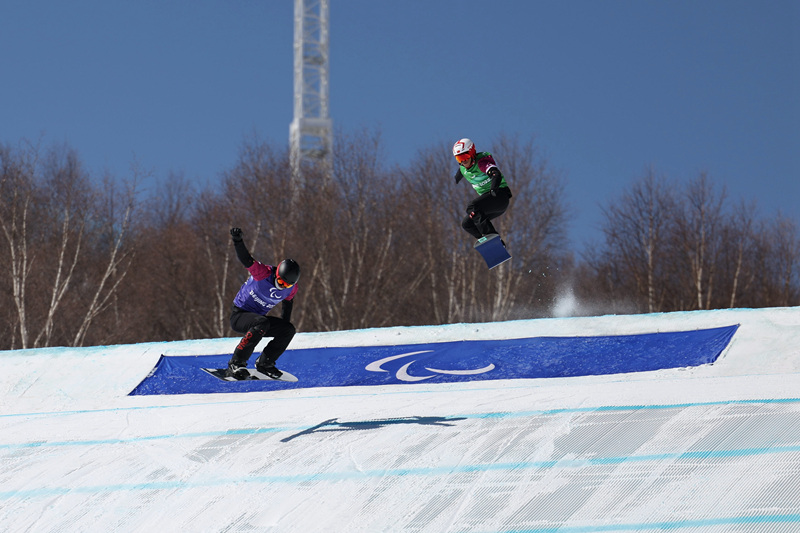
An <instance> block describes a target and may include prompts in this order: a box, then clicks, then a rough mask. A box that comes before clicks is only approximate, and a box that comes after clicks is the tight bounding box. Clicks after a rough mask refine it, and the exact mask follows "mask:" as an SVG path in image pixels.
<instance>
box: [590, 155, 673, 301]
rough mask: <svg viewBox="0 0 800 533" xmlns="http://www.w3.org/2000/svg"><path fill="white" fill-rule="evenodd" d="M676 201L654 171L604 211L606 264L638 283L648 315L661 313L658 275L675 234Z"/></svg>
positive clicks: (622, 275)
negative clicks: (668, 239)
mask: <svg viewBox="0 0 800 533" xmlns="http://www.w3.org/2000/svg"><path fill="white" fill-rule="evenodd" d="M674 213H675V200H674V198H673V196H672V193H671V188H670V186H669V185H668V184H667V182H666V180H665V178H663V177H661V176H657V175H656V174H655V172H654V171H653V169H652V168H650V169H648V170H647V172H646V174H645V176H644V177H643V178H642V179H641V180H639V181H637V182H635V183H634V184H633V186H632V187H631V190H630V192H625V193H623V194H622V196H621V198H620V199H619V200H618V201H617V202H616V203H612V204H611V205H610V206H609V207H607V208H606V209H604V212H603V214H604V217H605V221H604V223H603V232H604V234H605V237H606V248H607V254H608V255H607V256H606V258H605V261H606V263H607V264H608V265H611V266H613V268H616V269H620V270H621V271H622V272H621V275H620V278H625V277H629V278H630V279H633V280H634V281H635V288H636V292H637V294H639V295H642V296H643V297H644V301H645V309H646V310H647V311H648V312H651V313H652V312H655V311H659V310H661V309H660V307H661V300H660V291H659V281H660V280H659V274H660V269H661V268H662V267H663V264H664V263H663V255H664V253H665V242H666V240H667V236H668V235H670V234H671V233H672V231H673V229H672V225H673V224H674V218H673V216H674Z"/></svg>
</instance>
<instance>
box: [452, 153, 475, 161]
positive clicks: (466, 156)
mask: <svg viewBox="0 0 800 533" xmlns="http://www.w3.org/2000/svg"><path fill="white" fill-rule="evenodd" d="M471 157H472V154H470V153H469V152H464V153H463V154H458V155H456V161H458V162H459V163H463V162H464V161H467V160H468V159H470V158H471Z"/></svg>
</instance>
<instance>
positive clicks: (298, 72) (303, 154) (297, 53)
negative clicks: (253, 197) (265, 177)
mask: <svg viewBox="0 0 800 533" xmlns="http://www.w3.org/2000/svg"><path fill="white" fill-rule="evenodd" d="M289 147H290V150H291V163H292V174H293V177H294V178H295V179H296V180H298V182H300V183H302V181H303V168H304V167H305V166H307V165H308V164H309V163H314V164H320V163H321V164H324V165H325V167H324V168H326V169H330V168H331V166H330V164H331V161H330V159H331V150H332V148H333V135H332V132H331V119H330V115H329V114H328V0H295V2H294V120H292V124H291V125H290V126H289Z"/></svg>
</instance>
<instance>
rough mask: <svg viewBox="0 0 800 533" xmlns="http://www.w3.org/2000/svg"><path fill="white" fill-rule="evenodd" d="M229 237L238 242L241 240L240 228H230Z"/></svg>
mask: <svg viewBox="0 0 800 533" xmlns="http://www.w3.org/2000/svg"><path fill="white" fill-rule="evenodd" d="M231 238H232V239H233V242H240V241H241V240H242V228H231Z"/></svg>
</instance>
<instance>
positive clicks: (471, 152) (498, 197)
mask: <svg viewBox="0 0 800 533" xmlns="http://www.w3.org/2000/svg"><path fill="white" fill-rule="evenodd" d="M453 155H454V156H455V158H456V161H458V165H459V166H458V171H457V172H456V175H455V180H456V183H458V182H459V181H461V179H462V178H464V179H466V180H467V181H468V182H469V184H470V185H472V188H473V189H475V192H477V193H478V197H477V198H475V199H474V200H472V201H471V202H470V203H469V204H467V216H465V217H464V219H463V220H462V221H461V227H463V228H464V229H465V230H466V231H467V232H468V233H469V234H470V235H472V236H473V237H475V238H476V239H480V238H481V237H484V236H486V235H492V234H497V230H496V229H494V226H493V225H492V219H494V218H497V217H499V216H500V215H502V214H503V213H505V212H506V209H508V203H509V200H510V199H511V189H509V188H508V183H506V179H505V178H504V177H503V174H502V173H501V172H500V169H499V168H497V164H496V163H495V162H494V158H493V157H492V154H490V153H489V152H478V151H476V150H475V143H473V142H472V141H471V140H469V139H461V140H460V141H458V142H457V143H455V144H454V145H453ZM504 244H505V243H504Z"/></svg>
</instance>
